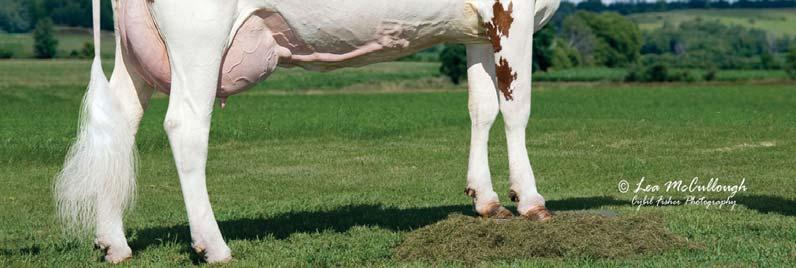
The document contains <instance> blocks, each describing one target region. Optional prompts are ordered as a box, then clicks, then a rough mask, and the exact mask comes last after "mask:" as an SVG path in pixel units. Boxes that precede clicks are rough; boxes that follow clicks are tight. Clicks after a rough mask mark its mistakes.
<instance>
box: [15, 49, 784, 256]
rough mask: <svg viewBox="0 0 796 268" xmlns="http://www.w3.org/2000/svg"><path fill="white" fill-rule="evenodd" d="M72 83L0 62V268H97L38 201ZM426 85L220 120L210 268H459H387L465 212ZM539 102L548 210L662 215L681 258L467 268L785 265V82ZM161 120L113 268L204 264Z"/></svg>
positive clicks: (152, 111)
mask: <svg viewBox="0 0 796 268" xmlns="http://www.w3.org/2000/svg"><path fill="white" fill-rule="evenodd" d="M106 64H109V62H107V63H106ZM88 68H89V62H88V61H30V60H28V61H22V60H14V61H0V74H2V75H0V114H2V116H0V126H1V127H0V156H2V157H0V202H2V205H0V226H2V228H0V267H109V266H108V265H106V264H104V263H102V262H100V261H99V259H100V253H99V252H98V251H95V250H94V249H93V248H92V245H91V238H90V237H84V238H83V239H81V240H79V241H77V242H74V241H70V240H68V239H66V238H64V237H63V235H62V232H61V231H62V230H61V228H60V227H59V225H58V224H57V223H56V222H55V221H54V217H53V210H54V209H53V205H52V204H53V202H52V200H51V178H52V177H53V176H54V175H55V174H56V172H57V171H58V169H59V168H60V166H61V165H62V161H63V157H64V155H65V153H66V148H67V146H68V144H69V143H70V142H71V141H72V140H73V139H74V135H75V128H76V125H77V117H78V111H79V105H80V100H81V97H82V95H83V93H84V91H85V84H86V81H87V80H86V79H87V74H88V72H87V70H88ZM434 71H435V65H433V64H417V63H385V64H380V65H375V66H371V67H367V68H360V69H345V70H340V71H336V72H332V73H325V74H317V73H308V72H304V71H301V70H287V71H285V72H279V73H278V74H277V75H275V76H274V77H273V78H274V79H273V80H272V82H271V83H266V84H263V86H261V87H258V88H255V89H253V90H252V91H250V92H247V93H244V94H242V95H240V96H234V97H233V98H232V99H231V100H230V105H229V106H228V107H227V108H226V109H224V110H220V109H217V110H216V111H215V112H214V113H213V128H212V131H211V139H210V140H211V142H210V149H209V150H210V158H209V161H208V168H209V169H208V179H207V183H208V188H209V191H210V198H211V200H212V202H213V208H214V209H215V215H216V217H217V219H218V221H219V226H220V228H221V230H222V232H223V233H224V235H225V238H226V240H227V241H228V243H229V245H230V247H231V249H232V250H233V256H234V258H235V260H234V261H233V262H232V263H231V264H229V265H227V266H224V267H260V266H285V267H332V266H334V267H340V266H342V267H395V266H399V267H403V266H409V267H427V266H439V267H448V266H463V265H461V264H457V263H427V262H422V261H420V262H405V261H403V260H399V259H396V258H394V257H393V252H394V249H395V248H396V247H397V246H398V245H399V244H400V243H401V241H403V240H404V239H405V238H406V237H407V236H408V234H410V233H411V232H412V231H413V230H417V229H419V228H422V227H425V226H430V225H433V224H435V223H437V222H440V221H442V220H444V219H445V218H446V217H447V215H449V214H452V213H454V214H455V213H459V214H464V215H468V216H472V215H473V213H472V212H471V211H472V210H471V202H472V201H471V199H470V198H468V197H466V196H465V195H464V194H462V190H463V189H464V187H465V181H466V174H467V173H466V170H467V151H468V144H469V136H470V120H469V118H468V112H467V105H468V104H467V93H466V90H465V87H464V86H450V85H448V86H445V87H444V88H443V89H444V90H440V88H438V87H437V85H444V84H433V83H442V82H433V83H430V84H427V85H425V86H424V83H426V82H424V81H426V80H427V79H429V77H432V78H431V79H433V76H431V75H432V74H433V72H434ZM608 72H613V71H606V73H608ZM617 73H618V72H617ZM288 88H298V90H295V91H289V90H287V89H288ZM536 89H538V90H536V91H534V93H533V100H534V104H533V115H532V116H531V121H530V123H529V128H528V132H527V139H528V153H529V155H530V159H531V161H532V162H533V165H534V170H535V174H536V178H537V180H538V185H539V191H540V192H541V193H542V194H544V195H545V197H546V198H547V200H548V203H547V204H548V207H549V208H550V209H552V210H553V211H555V212H567V211H573V210H574V211H580V210H586V211H591V212H595V211H596V212H599V211H603V212H604V211H611V212H615V213H618V214H620V215H622V216H639V217H659V218H660V219H661V221H662V223H663V224H661V225H659V227H661V228H667V229H668V230H671V232H673V233H674V234H676V235H678V236H681V237H685V238H687V239H688V241H689V242H691V243H694V244H695V245H696V246H695V247H693V248H691V247H678V248H674V249H671V250H667V251H664V252H661V253H656V254H648V255H637V256H633V257H628V258H591V257H588V258H587V257H577V256H565V257H535V258H519V257H518V256H515V255H511V256H500V257H502V258H505V259H504V260H500V261H486V262H484V263H480V264H479V265H478V266H480V267H725V266H731V267H791V266H792V264H793V262H794V260H796V200H794V193H796V184H794V178H796V170H794V168H793V167H794V166H796V160H794V158H793V155H794V152H795V151H796V142H794V140H793V137H794V136H796V109H794V107H796V91H795V90H794V86H793V83H790V82H784V81H775V82H770V83H769V82H766V83H759V82H732V83H723V82H720V83H692V84H679V83H678V84H621V83H612V82H609V83H549V82H542V83H537V84H536ZM384 91H388V93H384ZM420 91H428V92H420ZM352 92H353V93H356V94H351V93H352ZM341 93H345V94H341ZM167 105H168V100H167V99H165V98H164V97H163V95H159V96H158V97H157V98H155V99H154V100H153V101H152V103H151V107H150V108H149V109H148V110H147V112H146V115H145V117H144V119H143V122H142V125H141V129H140V131H139V135H138V146H139V149H140V159H141V165H140V170H141V174H140V176H139V180H138V187H139V188H138V193H139V195H138V203H137V205H136V208H135V209H134V210H133V211H132V212H131V213H130V214H129V215H128V216H127V217H126V222H125V227H126V228H127V229H126V231H127V235H128V238H129V241H130V245H131V247H132V249H133V252H134V253H133V259H132V260H131V261H129V262H128V263H127V264H126V265H125V266H127V265H129V266H132V267H175V266H180V267H182V266H194V265H197V264H201V261H199V258H198V257H197V256H196V254H195V253H193V251H192V250H191V248H190V240H191V238H190V235H189V233H188V231H189V228H188V226H187V218H186V216H185V208H184V204H183V201H182V196H181V194H180V188H179V181H178V179H177V175H176V173H177V172H176V170H175V168H174V162H173V160H172V157H171V152H170V149H169V145H168V141H167V138H166V135H165V133H164V130H163V120H164V114H165V113H166V108H167ZM503 133H504V131H503V124H502V123H501V121H498V123H497V124H496V125H495V127H494V129H493V131H492V135H491V139H490V148H489V156H490V167H491V170H492V172H493V173H492V174H493V178H494V185H495V189H496V191H497V193H499V194H500V195H501V198H502V200H504V203H505V204H511V202H509V201H508V200H507V198H506V197H505V195H506V192H507V191H508V187H509V185H508V178H507V177H508V174H507V173H508V172H507V169H508V168H507V167H508V161H507V157H506V139H505V135H503ZM642 176H646V177H647V178H648V179H647V182H649V183H656V184H662V183H664V181H665V180H667V179H690V178H691V177H693V176H700V177H702V178H709V177H720V178H721V179H722V182H726V183H737V182H738V181H739V180H740V179H741V178H746V179H747V180H746V184H745V185H746V186H747V187H748V191H746V192H741V193H738V195H737V196H736V199H737V201H738V204H737V207H735V208H734V210H730V209H729V208H727V207H725V208H722V209H719V208H715V207H711V208H706V207H704V206H698V205H690V206H665V207H641V208H637V207H636V206H634V205H632V204H631V199H632V198H633V194H632V193H626V194H623V193H620V192H619V191H618V190H617V182H618V181H619V180H621V179H627V180H630V181H638V180H639V178H641V177H642ZM667 195H668V194H667ZM672 195H673V196H674V198H675V199H684V198H685V196H686V195H688V194H686V193H674V194H672ZM706 195H707V196H708V197H709V198H711V199H714V200H719V199H723V198H725V197H726V196H724V195H723V194H719V193H706ZM510 208H513V207H512V206H510ZM581 228H582V231H584V232H603V231H604V230H601V229H599V228H595V226H593V225H588V224H583V225H582V227H581ZM550 229H551V230H556V228H550ZM469 235H472V236H476V235H480V234H473V233H470V234H469ZM440 236H441V237H443V238H442V239H444V236H443V235H440ZM490 241H497V240H495V239H494V237H493V238H492V240H490ZM479 242H480V241H473V243H474V244H478V243H479ZM551 244H554V245H555V243H551ZM579 245H581V244H579ZM573 247H575V246H573ZM448 250H452V249H448ZM518 250H519V249H518ZM551 250H555V249H551ZM788 263H791V264H790V265H789V264H788Z"/></svg>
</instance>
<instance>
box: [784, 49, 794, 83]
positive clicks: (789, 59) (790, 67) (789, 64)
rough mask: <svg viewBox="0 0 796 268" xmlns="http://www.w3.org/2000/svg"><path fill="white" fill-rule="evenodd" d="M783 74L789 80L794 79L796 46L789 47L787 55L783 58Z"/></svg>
mask: <svg viewBox="0 0 796 268" xmlns="http://www.w3.org/2000/svg"><path fill="white" fill-rule="evenodd" d="M785 72H787V73H788V76H790V78H791V79H796V45H791V47H790V50H788V55H787V56H785Z"/></svg>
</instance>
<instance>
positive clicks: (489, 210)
mask: <svg viewBox="0 0 796 268" xmlns="http://www.w3.org/2000/svg"><path fill="white" fill-rule="evenodd" d="M476 212H478V214H479V215H481V217H484V218H488V219H511V218H513V217H514V213H511V211H509V210H508V209H506V208H505V207H503V206H501V205H500V203H492V204H489V205H488V206H487V207H486V209H484V210H481V211H476Z"/></svg>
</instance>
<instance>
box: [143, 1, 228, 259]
mask: <svg viewBox="0 0 796 268" xmlns="http://www.w3.org/2000/svg"><path fill="white" fill-rule="evenodd" d="M153 5H154V6H153V9H152V10H153V14H154V16H155V18H156V20H157V21H158V26H159V27H160V29H161V31H162V35H163V38H164V41H165V44H166V47H168V52H169V60H170V62H171V74H172V86H171V96H170V99H169V107H168V112H167V113H166V120H165V122H164V127H165V129H166V132H167V133H168V136H169V142H170V143H171V148H172V151H173V154H174V161H175V163H176V165H177V173H178V175H179V177H180V184H181V187H182V194H183V197H184V199H185V207H186V210H187V212H188V221H189V224H190V229H191V238H192V240H193V248H194V249H195V250H196V251H197V252H198V253H204V257H205V259H206V260H207V262H209V263H215V262H225V261H229V260H230V259H231V258H232V255H231V252H230V249H229V247H227V244H226V243H225V242H224V239H223V238H222V236H221V232H220V231H219V228H218V224H217V223H216V220H215V216H214V215H213V210H212V208H211V207H210V199H209V197H208V194H207V187H206V184H205V168H206V162H207V147H208V137H209V132H210V119H211V113H212V110H213V102H214V99H215V95H216V91H217V89H218V81H219V70H220V66H221V61H222V57H223V53H224V49H225V47H226V44H227V38H228V35H229V33H230V30H231V28H232V24H233V20H234V14H235V10H234V8H235V4H234V3H230V2H228V1H187V0H184V1H155V2H154V4H153Z"/></svg>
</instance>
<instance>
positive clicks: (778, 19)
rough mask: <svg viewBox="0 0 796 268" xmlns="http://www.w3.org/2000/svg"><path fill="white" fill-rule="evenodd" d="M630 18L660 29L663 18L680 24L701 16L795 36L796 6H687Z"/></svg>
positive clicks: (648, 28) (647, 27)
mask: <svg viewBox="0 0 796 268" xmlns="http://www.w3.org/2000/svg"><path fill="white" fill-rule="evenodd" d="M629 17H630V18H631V19H632V20H633V21H635V22H636V23H638V24H639V27H641V29H642V30H651V29H656V28H660V27H661V26H663V23H664V21H666V22H669V23H674V24H679V23H681V22H683V21H687V20H692V19H695V18H702V19H705V20H718V21H720V22H722V23H725V24H730V25H741V26H745V27H753V28H757V29H762V30H766V31H768V32H770V33H773V34H776V35H779V36H782V35H786V34H787V35H791V36H793V35H796V9H687V10H676V11H667V12H651V13H639V14H632V15H630V16H629Z"/></svg>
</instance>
